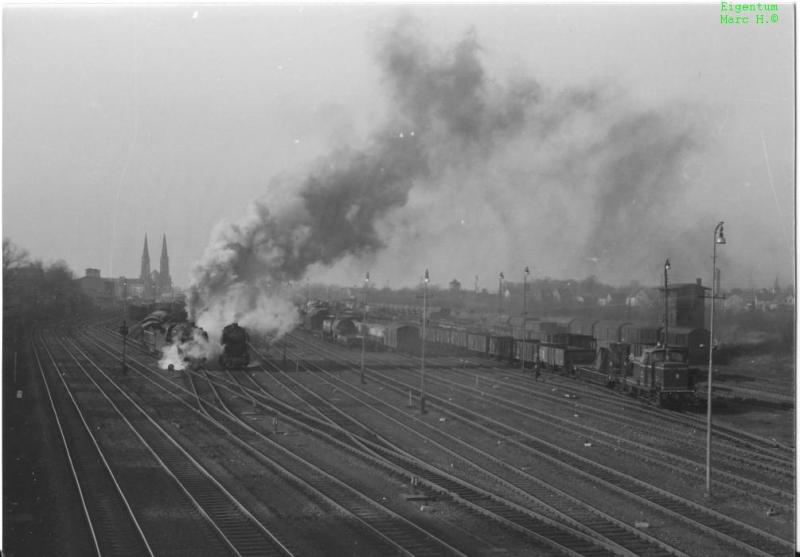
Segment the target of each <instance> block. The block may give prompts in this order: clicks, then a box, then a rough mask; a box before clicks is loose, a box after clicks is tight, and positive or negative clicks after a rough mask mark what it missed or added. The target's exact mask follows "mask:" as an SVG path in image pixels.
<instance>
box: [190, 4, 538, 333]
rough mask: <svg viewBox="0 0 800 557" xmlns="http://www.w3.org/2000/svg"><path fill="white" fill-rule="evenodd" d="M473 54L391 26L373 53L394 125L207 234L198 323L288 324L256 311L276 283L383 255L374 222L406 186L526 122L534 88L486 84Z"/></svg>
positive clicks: (196, 297)
mask: <svg viewBox="0 0 800 557" xmlns="http://www.w3.org/2000/svg"><path fill="white" fill-rule="evenodd" d="M479 50H480V47H479V45H478V42H477V39H476V37H475V34H474V32H469V33H467V35H466V36H465V37H464V38H463V39H462V40H461V41H460V42H459V43H457V44H456V45H455V46H454V47H453V49H452V50H451V51H449V52H445V53H435V52H432V51H431V50H430V49H429V48H428V47H427V46H426V45H425V44H424V43H423V42H422V40H421V39H420V37H419V35H418V33H417V26H416V24H414V23H413V22H410V21H408V20H404V21H403V22H401V23H399V24H398V25H397V26H396V27H395V28H393V29H392V30H391V31H390V32H389V34H388V36H387V37H386V38H385V40H384V41H383V42H382V44H381V46H380V48H379V53H378V61H379V63H380V64H381V67H382V68H383V72H384V79H385V82H386V85H387V88H388V89H389V92H390V95H391V97H392V99H393V100H394V103H395V106H396V109H397V110H396V113H395V114H394V115H393V119H392V121H391V122H389V123H388V124H387V125H386V127H384V128H383V129H382V130H379V131H378V132H376V133H375V134H374V135H373V136H372V140H371V143H370V145H369V146H368V147H366V148H364V149H362V150H359V151H350V152H341V151H339V152H336V153H333V154H332V155H331V156H330V157H328V158H327V159H325V160H323V161H321V162H319V163H318V165H317V167H316V168H315V169H314V170H313V171H312V172H310V173H309V174H308V176H307V177H305V178H304V179H302V180H301V181H299V183H296V184H292V183H278V182H273V184H272V185H271V187H270V191H269V192H268V193H267V194H266V195H265V197H264V198H263V199H260V200H258V201H256V202H255V203H254V204H253V206H252V207H251V210H250V214H249V215H248V217H246V218H245V219H243V220H242V221H241V222H238V223H235V224H223V225H221V226H219V227H218V228H217V229H216V230H215V231H214V233H213V235H212V240H211V242H210V244H209V246H208V248H207V250H206V253H205V254H204V256H203V259H202V260H201V261H200V262H199V263H198V264H197V265H196V267H195V268H194V270H193V284H192V288H191V296H190V307H191V313H192V314H193V315H194V316H195V318H196V319H197V321H198V323H200V324H201V325H202V326H204V327H205V328H206V329H207V330H211V331H215V330H217V329H218V328H219V327H220V326H221V325H222V324H223V323H224V321H228V320H232V318H233V314H236V313H238V314H243V315H244V317H240V320H241V321H243V322H244V323H245V324H248V323H249V324H250V325H251V326H256V327H258V328H264V329H277V330H279V332H280V331H283V330H286V328H288V327H289V326H291V324H292V316H291V315H289V316H286V315H284V314H283V313H281V315H280V318H278V319H277V322H276V320H275V316H274V315H273V316H271V318H270V319H268V320H264V319H263V318H256V316H255V315H254V313H255V311H254V310H258V312H259V314H263V311H264V309H265V308H266V307H268V306H274V305H275V303H276V300H278V299H280V298H281V296H280V295H279V294H278V291H277V289H278V287H279V284H280V283H283V282H286V281H294V280H298V279H300V278H302V277H303V276H304V274H305V272H306V270H307V269H308V267H309V265H312V264H322V265H329V264H333V263H335V262H337V261H339V260H340V259H342V258H343V257H345V256H356V257H358V256H363V255H368V254H371V253H375V252H376V251H378V250H380V249H381V248H383V247H384V246H385V243H384V240H383V239H382V238H381V235H380V234H379V232H378V230H377V228H376V225H377V224H378V223H379V222H380V221H381V219H383V218H384V217H385V216H386V215H387V213H388V212H389V211H391V210H393V209H396V208H398V207H403V206H404V205H405V204H406V202H407V200H408V195H409V192H410V191H411V189H412V188H413V187H414V186H415V184H417V183H418V182H419V181H425V182H426V183H431V182H432V181H435V180H436V178H437V177H439V176H441V174H442V173H443V172H444V171H445V170H446V169H447V168H448V167H450V166H453V165H460V164H463V162H462V161H464V160H468V159H469V160H474V157H479V158H480V157H485V156H487V154H488V153H490V152H491V150H492V144H493V142H494V141H496V140H497V139H498V138H499V137H502V136H508V135H510V134H514V133H517V132H519V131H520V130H522V129H524V117H525V113H526V105H527V104H528V103H529V102H530V101H531V100H533V99H534V98H535V92H536V90H537V86H535V84H532V83H528V84H525V85H522V84H516V85H515V86H513V87H511V88H508V89H505V90H503V89H497V88H491V89H490V88H489V86H488V85H487V80H486V77H485V75H484V71H483V68H482V67H481V64H480V62H479V60H478V53H479ZM284 306H285V309H286V310H287V311H288V312H289V313H290V314H291V313H292V312H291V309H290V308H289V306H288V304H284ZM211 316H213V318H211Z"/></svg>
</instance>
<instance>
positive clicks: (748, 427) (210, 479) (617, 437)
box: [3, 318, 795, 557]
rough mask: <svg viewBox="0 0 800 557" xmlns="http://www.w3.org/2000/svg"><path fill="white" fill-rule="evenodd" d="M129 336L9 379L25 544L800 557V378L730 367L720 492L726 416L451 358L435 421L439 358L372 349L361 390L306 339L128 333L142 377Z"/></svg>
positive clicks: (331, 351) (26, 366)
mask: <svg viewBox="0 0 800 557" xmlns="http://www.w3.org/2000/svg"><path fill="white" fill-rule="evenodd" d="M118 324H119V319H118V318H114V319H106V320H97V321H94V322H89V323H84V324H81V325H80V326H78V325H76V324H73V325H71V326H67V325H64V326H50V327H46V328H40V329H38V330H36V331H35V332H34V334H33V336H32V337H31V339H30V342H29V343H28V346H27V348H26V349H25V350H20V352H19V354H18V360H17V361H16V362H14V373H13V375H12V374H9V373H6V374H4V381H5V385H4V387H5V388H4V393H5V395H4V396H5V397H6V398H5V401H4V404H5V431H4V434H5V435H4V439H5V440H4V449H5V455H6V458H5V466H4V468H5V472H4V474H5V477H4V485H5V497H4V515H5V517H6V518H5V521H4V522H5V529H4V531H5V536H4V548H3V549H4V552H5V553H6V554H7V555H12V556H13V555H17V556H24V555H60V556H64V555H66V556H84V555H91V554H99V555H136V556H138V555H169V556H175V555H177V556H179V555H187V556H188V555H191V556H203V555H207V556H221V555H297V556H312V557H313V556H323V555H331V556H338V555H357V556H364V557H367V556H376V555H476V556H478V555H480V556H484V555H486V556H488V555H518V556H528V555H543V556H545V555H581V556H583V555H587V556H595V555H597V556H601V555H627V556H648V557H649V556H660V555H677V556H681V555H685V556H702V557H723V556H730V555H742V556H750V555H753V556H780V555H791V554H793V553H794V528H795V448H794V405H793V403H792V402H791V401H792V400H793V397H792V396H791V394H789V395H787V394H786V393H787V392H788V393H792V392H793V389H794V386H793V378H792V376H791V375H790V376H787V377H779V376H775V377H772V378H770V379H769V380H768V381H763V380H762V381H758V380H755V379H756V378H754V377H748V376H747V375H746V372H745V371H742V370H734V371H735V373H734V371H729V372H726V373H727V375H728V377H727V380H726V377H725V373H723V374H722V375H721V376H720V384H719V386H717V385H716V384H715V397H716V398H715V405H714V411H715V418H714V430H713V444H712V455H713V456H712V458H713V460H712V493H713V495H712V497H710V498H708V497H706V496H705V493H704V492H705V477H706V476H705V474H706V469H705V439H706V426H705V410H704V408H691V409H684V410H682V411H675V410H667V409H662V408H656V407H654V406H653V405H651V404H648V403H647V402H646V401H643V400H641V399H635V398H632V397H630V396H626V395H624V394H622V393H619V392H616V391H613V390H609V389H606V388H603V387H602V386H598V385H594V384H590V383H584V382H578V381H576V380H575V379H573V378H572V377H568V376H566V375H562V374H559V373H554V372H544V373H542V374H541V376H539V377H537V376H536V375H535V374H534V373H533V372H532V371H530V370H525V371H523V370H521V369H520V368H519V366H513V365H510V364H508V363H505V362H498V361H496V360H492V359H488V358H480V357H477V356H467V355H457V356H456V355H441V354H439V355H429V356H428V357H426V358H425V375H424V381H425V387H424V389H425V390H424V393H425V408H426V411H425V412H424V413H421V412H420V409H419V407H420V400H419V398H420V379H421V373H420V367H421V366H420V359H419V358H417V357H412V356H408V355H404V354H400V353H394V352H388V351H371V350H367V351H366V352H365V354H364V369H363V379H364V381H363V382H362V373H361V355H362V354H361V351H360V350H359V349H357V348H348V347H346V346H340V345H338V344H334V343H330V342H325V341H323V340H322V339H321V338H319V337H318V336H314V335H312V334H311V333H309V332H308V331H304V330H301V329H298V330H296V331H294V332H293V333H291V334H290V335H288V336H287V337H286V338H285V339H284V340H282V341H280V342H278V343H275V344H273V345H271V346H267V345H266V344H265V343H264V342H261V341H260V340H259V339H258V338H255V337H253V338H251V342H252V344H251V345H250V355H251V356H250V357H251V363H250V365H249V366H248V367H247V369H246V370H244V371H227V370H222V369H219V367H218V366H214V365H209V366H208V368H204V367H194V368H192V367H190V368H187V369H186V370H181V371H173V370H167V371H163V370H161V369H160V368H159V366H158V365H157V358H156V357H155V356H154V355H153V354H152V353H150V352H148V351H146V350H144V349H142V348H141V347H140V346H139V345H137V344H136V343H133V342H129V343H128V344H127V355H126V361H127V370H126V371H125V372H124V373H123V370H122V369H121V366H120V359H121V354H122V349H123V341H122V337H121V336H120V334H119V333H118V331H117V329H116V327H117V326H118ZM10 357H11V356H10V354H9V353H8V352H6V353H5V355H4V358H5V360H6V361H5V362H4V364H5V367H6V369H9V368H8V366H9V365H11V364H10V361H9V358H10ZM787 368H791V365H789V366H787ZM701 389H702V386H701ZM717 389H719V392H718V391H717Z"/></svg>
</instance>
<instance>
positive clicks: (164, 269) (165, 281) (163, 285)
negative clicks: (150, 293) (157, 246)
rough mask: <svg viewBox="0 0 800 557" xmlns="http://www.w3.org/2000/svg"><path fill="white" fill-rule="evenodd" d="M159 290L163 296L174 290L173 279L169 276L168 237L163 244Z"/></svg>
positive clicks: (165, 237)
mask: <svg viewBox="0 0 800 557" xmlns="http://www.w3.org/2000/svg"><path fill="white" fill-rule="evenodd" d="M158 281H159V285H158V289H159V291H160V292H161V293H162V294H166V293H168V292H170V291H171V290H172V277H170V276H169V254H168V253H167V235H166V234H164V241H163V242H162V244H161V266H160V268H159V272H158Z"/></svg>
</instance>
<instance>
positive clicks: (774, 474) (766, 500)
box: [377, 355, 794, 512]
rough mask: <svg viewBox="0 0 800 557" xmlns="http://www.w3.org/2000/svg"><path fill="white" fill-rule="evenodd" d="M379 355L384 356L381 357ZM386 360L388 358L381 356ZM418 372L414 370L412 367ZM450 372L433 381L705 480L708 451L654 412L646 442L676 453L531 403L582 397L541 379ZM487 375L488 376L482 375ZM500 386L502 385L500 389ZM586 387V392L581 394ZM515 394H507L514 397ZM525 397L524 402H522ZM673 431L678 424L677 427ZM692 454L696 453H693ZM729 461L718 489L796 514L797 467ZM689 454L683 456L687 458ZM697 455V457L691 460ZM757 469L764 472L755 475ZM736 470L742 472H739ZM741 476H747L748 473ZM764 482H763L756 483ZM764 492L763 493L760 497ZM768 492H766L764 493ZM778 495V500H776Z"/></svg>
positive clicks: (622, 420)
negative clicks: (475, 381) (532, 384)
mask: <svg viewBox="0 0 800 557" xmlns="http://www.w3.org/2000/svg"><path fill="white" fill-rule="evenodd" d="M377 357H378V358H381V356H380V355H378V356H377ZM382 359H385V357H384V358H382ZM413 371H416V370H413ZM447 371H449V370H442V369H439V370H437V374H436V375H435V377H434V378H432V379H431V381H436V382H439V383H440V384H443V385H445V386H446V387H448V388H449V389H450V390H451V391H452V392H454V393H458V394H460V395H461V396H463V397H470V396H475V395H477V394H480V396H481V397H482V398H483V399H484V400H492V401H495V402H496V403H497V404H499V405H502V406H503V407H504V408H507V409H511V410H513V411H515V412H517V413H519V414H520V415H521V416H524V417H526V418H528V419H532V420H534V421H536V422H539V423H541V424H543V425H546V426H547V427H548V428H553V427H555V428H557V429H559V430H561V431H562V432H564V433H565V434H570V435H572V434H574V433H575V432H578V433H579V434H580V435H583V436H585V437H586V438H590V439H592V440H593V443H595V444H597V445H605V446H606V447H608V448H610V449H611V450H613V451H615V452H621V451H624V450H627V451H628V454H629V455H630V456H631V457H632V458H635V459H636V460H642V459H644V460H647V461H648V462H649V463H650V464H651V465H652V466H654V467H662V468H664V467H666V468H668V469H669V470H670V471H674V470H678V471H680V472H681V473H683V474H684V475H686V476H687V478H689V479H694V480H695V481H697V482H701V481H702V480H703V474H702V473H698V472H696V471H695V470H696V468H697V467H698V466H701V465H702V462H703V457H704V454H703V453H702V451H698V449H697V447H698V443H697V440H696V439H694V440H689V441H687V440H685V439H679V438H678V437H677V436H676V434H675V433H674V432H672V431H670V430H667V429H666V428H664V427H663V426H661V425H660V424H659V423H658V421H657V418H658V416H657V415H656V416H654V418H655V419H654V423H652V424H650V425H648V426H647V433H646V438H647V441H652V439H653V438H654V437H656V435H658V434H659V433H660V435H661V439H663V440H664V443H662V444H664V445H669V444H670V443H671V444H675V441H676V440H677V442H678V443H679V446H678V447H677V448H676V449H674V452H668V451H666V450H662V449H658V448H656V447H650V446H648V445H645V444H643V443H642V442H636V441H634V440H632V439H629V438H627V437H622V436H620V435H615V434H611V433H607V432H606V431H603V430H602V429H600V428H599V427H589V426H586V425H585V424H584V423H582V422H580V421H578V420H575V419H570V418H569V417H563V416H558V415H556V414H554V413H552V412H545V411H538V410H537V409H536V408H535V407H534V405H532V404H531V399H530V396H533V397H536V399H539V400H542V399H543V400H549V401H552V402H554V403H557V404H559V405H563V398H562V396H563V394H567V395H568V396H573V397H577V396H583V394H581V395H577V394H574V395H569V393H560V394H559V395H551V394H548V393H547V392H543V391H542V386H541V383H538V384H537V385H536V387H537V388H536V389H532V388H527V387H526V386H522V385H519V384H509V383H507V382H505V381H504V380H503V377H502V376H499V377H491V378H489V379H488V381H489V385H486V387H491V389H488V390H487V388H483V389H475V388H469V387H466V386H465V385H464V384H463V382H461V381H453V380H449V379H447V378H445V377H443V373H444V372H447ZM460 375H461V377H464V378H468V379H472V378H473V377H476V376H475V375H474V372H473V374H460ZM484 379H486V378H484ZM498 387H500V388H498ZM503 389H505V390H506V393H507V394H506V396H501V393H502V392H503ZM583 392H585V391H582V393H583ZM512 396H513V398H509V397H512ZM520 399H521V400H523V401H524V402H519V401H520ZM569 406H570V413H572V410H575V411H580V413H581V416H592V417H593V418H595V419H598V418H599V419H602V420H606V423H607V425H606V429H608V430H611V431H619V430H620V429H621V428H622V427H623V426H628V427H629V428H631V430H629V431H631V435H635V432H636V429H640V428H641V427H642V425H643V424H642V421H641V420H640V419H639V418H637V417H631V416H626V415H625V414H624V413H622V412H620V411H619V409H616V411H615V412H614V411H611V410H603V409H598V408H595V407H593V406H590V405H587V404H584V403H580V402H577V401H575V400H574V399H570V404H569ZM673 429H674V428H673ZM693 453H694V454H693ZM724 454H725V455H726V461H725V462H723V463H720V464H719V465H718V470H717V471H716V472H715V476H718V477H716V478H715V486H716V487H718V488H719V489H722V490H726V491H729V492H731V493H734V494H738V495H739V496H746V497H747V498H749V499H753V498H757V499H759V500H760V501H761V503H762V504H763V505H764V506H765V508H769V507H779V508H781V509H783V510H784V511H785V512H792V509H793V501H794V496H793V491H792V490H793V485H794V473H793V467H792V465H791V464H790V463H789V462H788V461H782V462H781V465H778V464H776V461H774V460H771V459H770V460H769V461H766V462H765V461H764V459H763V457H762V458H759V455H758V454H754V453H753V452H752V451H747V452H744V453H743V452H737V451H735V450H733V449H726V450H725V453H724ZM684 455H685V456H684ZM690 456H694V458H689V457H690ZM756 469H757V470H758V471H760V474H757V473H754V472H756ZM737 472H738V473H737ZM742 474H747V475H748V477H745V476H743V475H742ZM758 480H760V481H758ZM776 480H777V482H782V483H777V486H773V485H771V484H767V483H765V482H767V481H773V482H775V481H776ZM759 494H764V495H759ZM765 495H766V496H765ZM775 497H777V499H774V498H775Z"/></svg>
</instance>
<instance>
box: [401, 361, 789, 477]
mask: <svg viewBox="0 0 800 557" xmlns="http://www.w3.org/2000/svg"><path fill="white" fill-rule="evenodd" d="M408 358H411V357H408ZM451 361H452V362H453V364H454V365H453V366H452V369H458V363H460V362H462V361H463V362H469V363H470V365H472V366H473V367H475V368H476V369H485V370H489V371H491V372H493V373H501V374H503V375H504V376H509V377H510V378H511V379H512V380H513V381H514V382H515V383H516V384H518V385H522V386H524V385H530V384H532V383H533V382H534V380H533V379H532V378H531V375H532V373H531V372H522V371H520V370H518V369H515V368H510V367H508V366H504V367H497V366H496V365H494V366H493V363H492V362H490V361H487V360H486V359H479V358H477V357H474V356H468V357H466V358H458V359H457V358H453V359H452V360H451ZM546 378H547V381H548V382H549V383H554V384H556V385H558V386H559V387H562V388H565V389H569V390H572V391H573V392H577V391H580V394H581V396H582V397H583V398H585V399H589V400H594V401H597V402H607V403H609V404H611V405H612V406H613V408H615V409H617V410H619V409H630V410H636V411H639V412H641V413H645V414H651V415H653V416H654V418H655V420H654V425H655V426H659V424H658V422H660V423H661V424H663V425H662V426H660V427H664V426H666V425H667V424H675V425H682V426H689V427H695V428H705V414H703V416H694V415H692V414H689V413H678V412H671V411H666V410H663V409H656V408H653V407H652V406H650V405H645V404H642V403H641V402H640V401H637V400H631V399H630V397H628V396H625V395H623V394H621V393H619V392H617V391H611V390H605V389H596V388H592V389H590V388H589V386H588V385H587V384H586V383H585V382H582V381H577V380H575V379H573V378H571V377H568V376H561V375H558V374H554V373H547V374H546ZM700 398H703V397H702V396H701V397H700ZM714 436H715V439H718V440H720V441H723V442H724V443H725V447H726V449H727V448H732V449H737V448H738V449H742V450H744V451H747V452H748V453H749V456H751V457H753V458H760V457H762V455H763V458H766V459H769V460H772V461H773V462H775V463H777V464H786V465H788V466H789V467H792V466H793V465H794V452H795V451H794V448H793V447H790V446H787V445H784V444H782V443H779V442H778V441H776V440H774V439H766V438H763V437H759V436H756V435H753V434H751V433H749V432H746V431H742V430H740V429H737V428H734V427H730V426H727V425H724V424H715V425H714Z"/></svg>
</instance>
